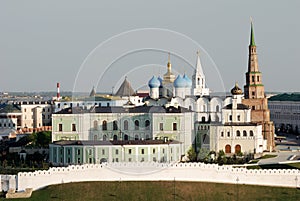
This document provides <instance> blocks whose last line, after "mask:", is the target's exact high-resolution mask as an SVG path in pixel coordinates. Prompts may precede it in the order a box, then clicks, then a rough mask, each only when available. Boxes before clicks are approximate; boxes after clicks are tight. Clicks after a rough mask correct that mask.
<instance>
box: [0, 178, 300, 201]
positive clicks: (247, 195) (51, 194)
mask: <svg viewBox="0 0 300 201" xmlns="http://www.w3.org/2000/svg"><path fill="white" fill-rule="evenodd" d="M174 192H175V195H174ZM5 200H10V199H5ZM13 200H14V201H19V200H24V201H48V200H51V201H52V200H53V201H55V200H71V201H77V200H78V201H85V200H89V201H93V200H101V201H105V200H110V201H113V200H124V201H127V200H128V201H134V200H139V201H151V200H153V201H157V200H159V201H165V200H217V201H219V200H230V201H234V200H243V201H247V200H268V201H270V200H284V201H286V200H289V201H292V200H300V189H295V188H275V187H265V186H251V185H232V184H218V183H201V182H175V183H174V182H118V181H116V182H82V183H68V184H61V185H53V186H49V187H47V188H45V189H42V190H39V191H35V192H33V195H32V197H31V198H30V199H13Z"/></svg>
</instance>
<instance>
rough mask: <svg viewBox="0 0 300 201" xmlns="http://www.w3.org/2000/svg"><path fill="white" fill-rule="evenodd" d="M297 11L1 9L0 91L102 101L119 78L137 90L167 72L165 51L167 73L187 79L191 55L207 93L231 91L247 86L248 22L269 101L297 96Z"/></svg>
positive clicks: (191, 6)
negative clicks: (80, 94) (277, 95)
mask: <svg viewBox="0 0 300 201" xmlns="http://www.w3.org/2000/svg"><path fill="white" fill-rule="evenodd" d="M299 8H300V1H298V0H290V1H274V0H264V1H261V0H251V1H240V0H236V1H231V0H227V1H224V0H220V1H199V0H198V1H182V0H172V1H169V0H168V1H161V0H160V1H154V0H152V1H141V0H135V1H129V0H127V1H99V0H98V1H75V0H67V1H66V0H65V1H61V0H51V1H50V0H48V1H41V0H26V1H17V0H1V1H0V30H1V31H0V68H1V79H0V91H47V90H51V91H54V90H55V87H56V82H60V83H61V90H64V91H72V90H73V89H75V90H77V91H90V90H91V88H92V87H93V86H95V87H96V88H97V91H101V90H106V91H108V90H111V88H112V87H115V88H118V85H119V84H120V83H121V82H122V81H123V79H124V76H128V79H129V80H130V81H131V82H132V85H133V87H134V88H135V89H137V88H141V87H143V86H145V84H147V81H148V80H149V79H150V78H151V76H152V75H153V74H155V75H161V74H163V73H164V72H165V65H166V62H167V53H166V52H168V51H170V52H171V53H172V55H171V60H172V66H173V71H174V72H175V73H181V74H182V73H184V72H185V73H187V74H188V75H189V77H191V74H192V72H193V69H192V68H191V66H190V64H192V65H194V64H195V61H196V51H197V49H200V51H201V52H202V53H201V58H202V61H203V62H202V64H203V69H204V72H205V73H206V74H207V84H208V87H209V88H211V89H212V90H213V91H220V90H222V86H221V85H222V83H224V86H225V90H229V89H230V88H231V87H232V86H233V85H234V83H235V81H238V82H239V83H240V85H241V86H242V85H244V83H245V72H246V70H247V59H248V44H249V32H250V19H249V18H250V16H252V18H253V20H254V31H255V40H256V45H257V48H258V49H257V51H258V55H259V56H258V59H259V60H258V61H259V66H260V70H261V71H262V73H263V82H264V84H265V88H266V91H282V92H286V91H287V92H292V91H300V84H299V75H300V66H299V58H300V57H299V55H300V39H299V36H300V21H299V19H300V12H299ZM143 28H148V29H145V30H143ZM149 28H157V29H149ZM158 28H160V29H158ZM136 29H138V30H136ZM130 30H136V31H132V32H128V31H130ZM168 30H170V31H168ZM123 32H126V33H125V34H124V33H123ZM121 33H123V34H121ZM118 34H121V35H119V36H118V37H114V38H111V37H113V36H116V35H118ZM181 34H182V35H181ZM185 36H187V37H189V38H190V39H192V40H193V41H192V40H188V39H187V38H186V37H185ZM110 38H111V39H110ZM108 39H110V40H108ZM105 41H106V42H105ZM103 42H104V43H103ZM193 42H197V43H198V44H199V45H200V46H197V45H195V43H193ZM101 43H103V44H102V45H100V46H99V44H101ZM96 47H98V48H96ZM95 48H96V49H95ZM93 49H95V51H94V52H93V53H92V54H90V53H91V52H92V50H93ZM205 51H206V52H205ZM89 54H90V56H89V57H88V55H89ZM208 55H209V56H210V57H211V59H212V60H210V58H209V56H208ZM83 63H84V65H82V64H83ZM79 69H81V70H79ZM105 69H107V70H106V71H105ZM218 72H219V73H220V75H218ZM115 90H116V89H115Z"/></svg>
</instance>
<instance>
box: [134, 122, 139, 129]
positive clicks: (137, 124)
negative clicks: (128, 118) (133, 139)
mask: <svg viewBox="0 0 300 201" xmlns="http://www.w3.org/2000/svg"><path fill="white" fill-rule="evenodd" d="M139 128H140V122H139V121H138V120H135V121H134V130H139Z"/></svg>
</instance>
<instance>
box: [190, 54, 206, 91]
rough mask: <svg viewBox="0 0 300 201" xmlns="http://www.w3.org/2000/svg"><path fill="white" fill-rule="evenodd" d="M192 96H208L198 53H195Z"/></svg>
mask: <svg viewBox="0 0 300 201" xmlns="http://www.w3.org/2000/svg"><path fill="white" fill-rule="evenodd" d="M193 92H194V93H193V94H194V96H208V95H209V88H206V83H205V76H204V73H203V70H202V65H201V62H200V52H199V51H197V61H196V69H195V73H194V75H193Z"/></svg>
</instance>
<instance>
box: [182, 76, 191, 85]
mask: <svg viewBox="0 0 300 201" xmlns="http://www.w3.org/2000/svg"><path fill="white" fill-rule="evenodd" d="M183 79H185V81H186V87H192V85H193V82H192V80H191V79H190V78H189V77H188V76H187V75H186V74H184V75H183Z"/></svg>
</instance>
